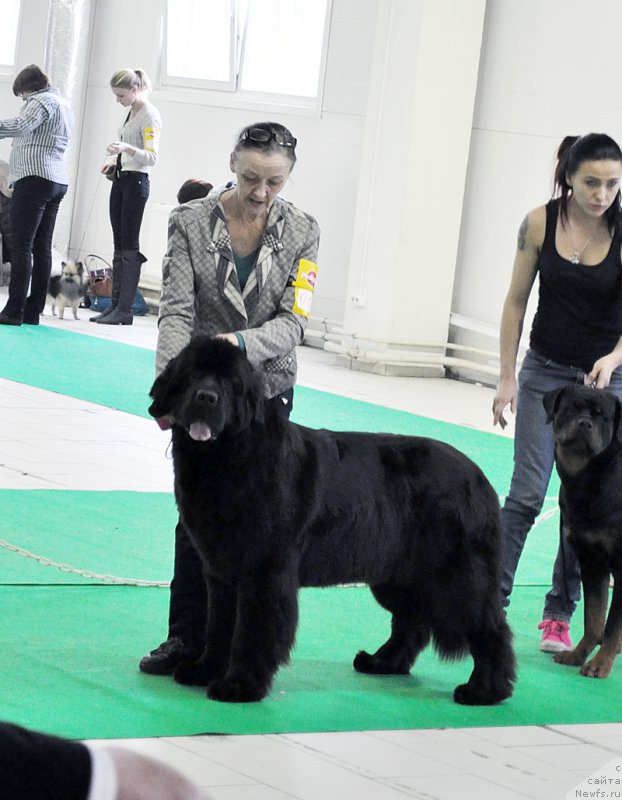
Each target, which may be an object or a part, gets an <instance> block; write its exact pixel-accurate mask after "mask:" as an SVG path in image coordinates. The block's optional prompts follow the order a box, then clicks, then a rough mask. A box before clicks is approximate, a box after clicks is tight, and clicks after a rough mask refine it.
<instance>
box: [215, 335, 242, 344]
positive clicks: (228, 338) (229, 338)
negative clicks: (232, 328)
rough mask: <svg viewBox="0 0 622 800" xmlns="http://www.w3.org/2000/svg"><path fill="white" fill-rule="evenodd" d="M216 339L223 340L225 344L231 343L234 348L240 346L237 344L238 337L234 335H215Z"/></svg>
mask: <svg viewBox="0 0 622 800" xmlns="http://www.w3.org/2000/svg"><path fill="white" fill-rule="evenodd" d="M216 338H217V339H224V340H225V341H226V342H231V344H234V345H235V346H236V347H239V346H240V343H239V342H238V337H237V336H236V335H235V333H218V334H217V335H216Z"/></svg>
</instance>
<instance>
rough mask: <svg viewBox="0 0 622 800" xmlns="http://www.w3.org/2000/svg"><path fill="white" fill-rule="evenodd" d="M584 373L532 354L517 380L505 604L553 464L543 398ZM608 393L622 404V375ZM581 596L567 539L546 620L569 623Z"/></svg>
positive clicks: (506, 516)
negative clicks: (621, 401) (611, 393)
mask: <svg viewBox="0 0 622 800" xmlns="http://www.w3.org/2000/svg"><path fill="white" fill-rule="evenodd" d="M584 375H585V373H584V372H583V370H581V369H579V368H578V367H565V366H563V365H562V364H557V363H556V362H555V361H551V360H550V359H548V358H545V357H544V356H542V355H540V354H539V353H537V352H536V351H534V350H528V351H527V354H526V355H525V358H524V360H523V365H522V367H521V370H520V373H519V376H518V405H517V409H516V429H515V433H514V472H513V474H512V481H511V483H510V491H509V493H508V495H507V497H506V499H505V503H504V505H503V508H502V509H501V522H502V527H503V548H502V563H501V566H502V577H501V591H502V593H503V596H504V598H505V603H506V605H507V604H508V603H509V596H510V594H511V592H512V587H513V585H514V576H515V574H516V568H517V567H518V561H519V559H520V557H521V553H522V552H523V547H524V546H525V540H526V539H527V534H528V533H529V531H530V530H531V527H532V525H533V523H534V520H535V518H536V517H537V516H538V514H539V513H540V511H541V510H542V505H543V503H544V500H545V498H546V492H547V489H548V485H549V481H550V479H551V473H552V471H553V466H554V463H555V462H554V455H555V453H554V443H553V429H552V426H551V425H550V424H548V425H547V422H546V412H545V410H544V406H543V405H542V398H543V397H544V395H545V394H546V393H547V392H549V391H551V390H552V389H559V388H561V387H563V386H573V385H577V384H578V385H583V379H584ZM608 388H609V391H611V392H613V394H615V395H616V396H617V397H618V398H619V399H620V400H622V372H620V370H619V369H618V370H615V372H614V373H613V374H612V376H611V382H610V385H609V387H608ZM580 598H581V571H580V569H579V564H578V562H577V559H576V557H575V555H574V552H573V551H572V548H571V547H570V546H569V545H568V543H567V542H566V541H565V539H564V538H563V537H560V544H559V548H558V551H557V557H556V559H555V564H554V566H553V576H552V588H551V590H550V591H549V592H548V593H547V595H546V598H545V601H544V613H543V619H556V620H562V621H564V622H568V621H569V620H570V618H571V617H572V614H573V612H574V610H575V608H576V605H577V602H578V600H579V599H580Z"/></svg>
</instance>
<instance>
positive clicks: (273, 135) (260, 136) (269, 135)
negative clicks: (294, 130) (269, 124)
mask: <svg viewBox="0 0 622 800" xmlns="http://www.w3.org/2000/svg"><path fill="white" fill-rule="evenodd" d="M246 139H249V140H250V141H251V142H263V143H265V142H269V141H270V140H271V139H274V141H275V142H276V143H277V144H280V145H281V147H291V148H292V149H293V148H294V147H296V145H297V144H298V140H297V139H296V137H295V136H292V135H291V133H278V132H275V131H267V130H265V128H249V129H248V130H246V131H244V133H243V134H242V135H241V136H240V138H239V139H238V144H239V143H240V142H243V141H245V140H246Z"/></svg>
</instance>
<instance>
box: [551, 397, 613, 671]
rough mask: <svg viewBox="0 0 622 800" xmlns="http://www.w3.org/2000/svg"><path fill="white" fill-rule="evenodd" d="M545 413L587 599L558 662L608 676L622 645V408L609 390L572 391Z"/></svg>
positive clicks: (567, 529) (566, 526) (566, 527)
mask: <svg viewBox="0 0 622 800" xmlns="http://www.w3.org/2000/svg"><path fill="white" fill-rule="evenodd" d="M544 408H545V410H546V412H547V416H548V421H549V422H552V423H553V438H554V440H555V463H556V465H557V471H558V473H559V477H560V479H561V489H560V494H559V505H560V509H561V516H562V532H563V535H564V536H566V537H567V539H568V541H569V542H570V544H571V546H572V548H573V550H574V551H575V553H576V555H577V559H578V561H579V564H580V566H581V582H582V584H583V595H584V632H583V638H582V639H581V641H580V642H579V643H578V644H577V646H576V647H575V648H574V650H569V651H566V652H563V653H557V654H556V655H555V657H554V658H555V661H557V662H559V663H560V664H568V665H570V666H580V667H581V674H582V675H585V676H587V677H591V678H606V677H607V675H609V673H610V672H611V668H612V666H613V662H614V660H615V657H616V655H617V653H618V652H619V651H620V645H622V413H621V412H622V406H621V405H620V401H619V400H618V399H617V397H616V396H615V395H614V394H612V393H611V392H606V391H603V390H601V389H590V388H587V387H585V386H572V387H566V388H563V389H556V390H554V391H552V392H548V393H547V394H546V395H545V396H544ZM610 575H613V577H614V589H613V598H612V601H611V607H610V609H609V614H608V615H607V605H608V597H609V578H610ZM605 620H606V622H605ZM599 643H601V647H600V649H599V650H598V652H597V653H596V655H595V656H594V658H592V659H591V660H590V661H587V658H588V656H589V655H590V653H591V652H592V650H594V648H595V647H596V645H597V644H599Z"/></svg>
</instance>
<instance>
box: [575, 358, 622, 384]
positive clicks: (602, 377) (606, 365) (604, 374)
mask: <svg viewBox="0 0 622 800" xmlns="http://www.w3.org/2000/svg"><path fill="white" fill-rule="evenodd" d="M621 363H622V361H621V354H620V353H619V352H617V351H615V350H614V351H613V352H612V353H608V354H607V355H606V356H603V357H602V358H599V359H598V361H596V362H595V363H594V366H593V367H592V370H591V372H588V373H587V374H586V376H585V378H584V379H583V380H584V383H585V385H586V386H593V387H594V388H595V389H606V388H607V387H608V386H609V382H610V381H611V374H612V373H613V371H614V369H616V368H617V367H619V366H620V364H621Z"/></svg>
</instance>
